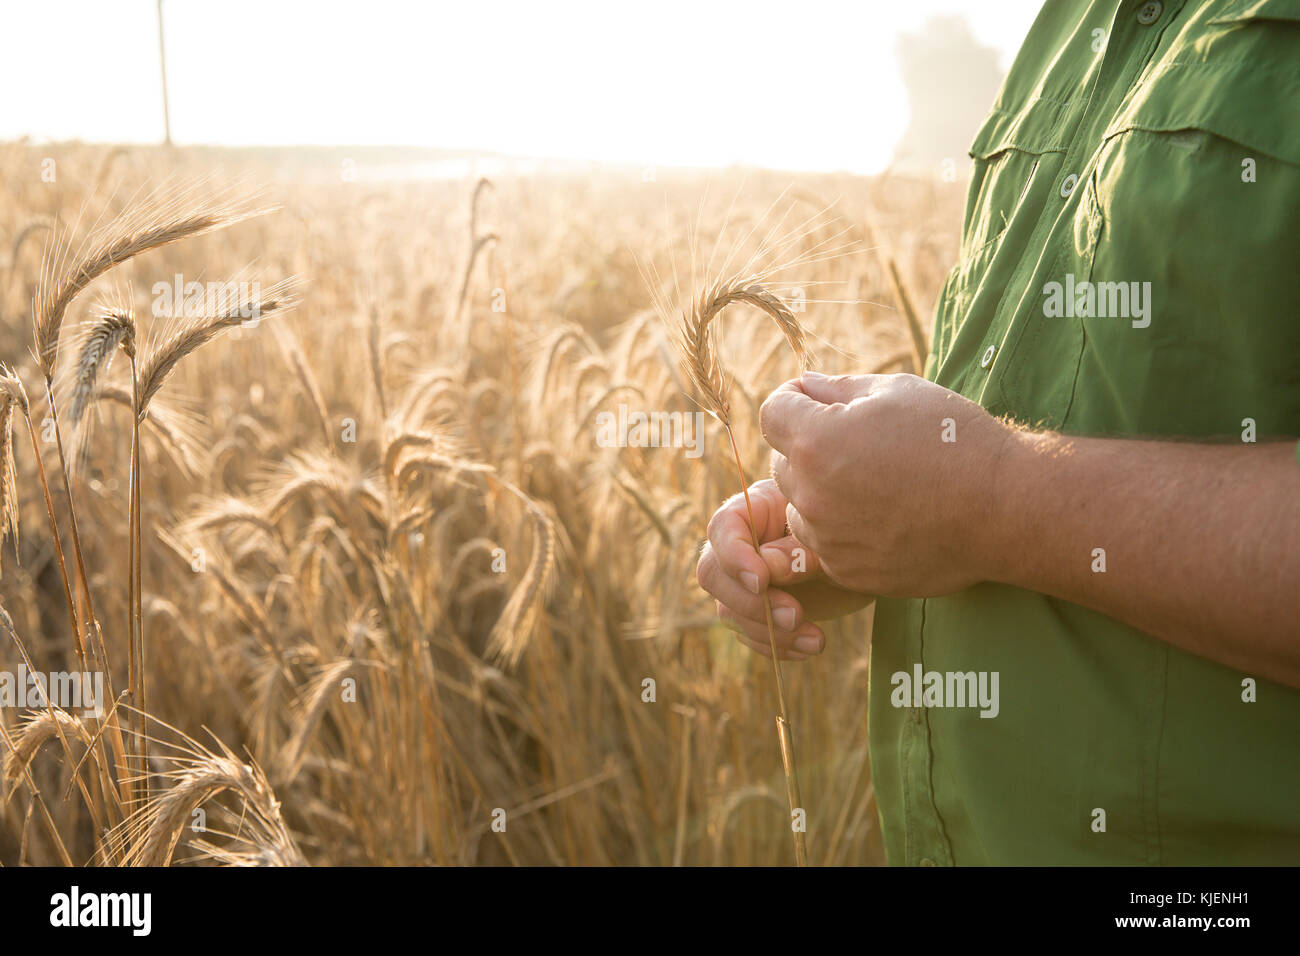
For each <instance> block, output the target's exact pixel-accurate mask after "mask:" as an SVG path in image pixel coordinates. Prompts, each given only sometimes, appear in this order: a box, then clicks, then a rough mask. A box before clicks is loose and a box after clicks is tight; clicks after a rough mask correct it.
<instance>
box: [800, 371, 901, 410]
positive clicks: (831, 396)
mask: <svg viewBox="0 0 1300 956" xmlns="http://www.w3.org/2000/svg"><path fill="white" fill-rule="evenodd" d="M882 377H883V376H880V375H823V374H821V372H804V373H803V378H801V379H800V380H799V384H800V386H801V387H802V388H803V391H804V394H805V395H807V396H808V397H809V398H811V399H812V400H813V401H815V402H821V403H822V404H823V405H835V404H837V403H841V404H844V405H847V404H848V403H849V402H851V401H853V400H854V399H855V398H862V397H863V396H864V395H870V394H871V393H872V391H873V390H874V389H875V388H876V385H877V384H878V380H879V379H880V378H882Z"/></svg>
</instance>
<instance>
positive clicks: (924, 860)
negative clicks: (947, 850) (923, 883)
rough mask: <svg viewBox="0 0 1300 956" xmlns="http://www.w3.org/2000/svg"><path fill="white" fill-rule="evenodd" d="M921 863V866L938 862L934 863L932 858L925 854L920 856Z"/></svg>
mask: <svg viewBox="0 0 1300 956" xmlns="http://www.w3.org/2000/svg"><path fill="white" fill-rule="evenodd" d="M921 865H922V866H938V865H939V864H938V863H935V862H934V860H932V859H930V858H929V857H928V856H926V857H922V858H921Z"/></svg>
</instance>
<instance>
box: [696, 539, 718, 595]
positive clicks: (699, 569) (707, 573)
mask: <svg viewBox="0 0 1300 956" xmlns="http://www.w3.org/2000/svg"><path fill="white" fill-rule="evenodd" d="M717 567H718V561H717V559H716V558H715V557H714V556H713V549H712V548H706V549H705V550H704V553H703V554H701V555H700V561H699V563H698V564H697V565H695V580H696V581H697V582H698V583H699V585H700V587H702V588H703V589H704V590H706V591H708V592H709V593H710V594H711V593H713V591H712V588H711V587H710V585H711V584H712V582H713V581H714V579H715V576H716V575H717Z"/></svg>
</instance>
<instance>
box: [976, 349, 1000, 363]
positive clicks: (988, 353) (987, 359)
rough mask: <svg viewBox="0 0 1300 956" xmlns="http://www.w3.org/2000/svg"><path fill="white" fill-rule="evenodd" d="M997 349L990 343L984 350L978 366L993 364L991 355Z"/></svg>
mask: <svg viewBox="0 0 1300 956" xmlns="http://www.w3.org/2000/svg"><path fill="white" fill-rule="evenodd" d="M997 350H998V348H997V346H996V345H990V346H989V347H988V348H987V349H985V350H984V355H983V357H981V358H980V368H988V367H989V366H990V365H992V364H993V356H994V355H995V354H996V353H997Z"/></svg>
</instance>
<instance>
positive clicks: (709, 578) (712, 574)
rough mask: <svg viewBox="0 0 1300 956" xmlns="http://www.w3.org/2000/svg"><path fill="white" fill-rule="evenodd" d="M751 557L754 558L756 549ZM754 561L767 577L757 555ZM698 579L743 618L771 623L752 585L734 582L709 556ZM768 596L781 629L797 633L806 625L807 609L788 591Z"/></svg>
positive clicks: (701, 565)
mask: <svg viewBox="0 0 1300 956" xmlns="http://www.w3.org/2000/svg"><path fill="white" fill-rule="evenodd" d="M749 553H750V554H751V555H754V549H753V546H752V545H751V546H750V550H749ZM754 558H755V560H756V561H758V563H759V564H762V565H763V575H764V577H766V576H767V565H766V564H765V563H764V562H763V560H762V559H761V558H759V557H758V556H757V555H754ZM696 576H697V577H698V578H699V582H700V587H702V588H704V590H705V591H707V592H709V593H710V594H712V595H713V596H714V598H716V599H717V600H718V601H719V602H720V603H722V604H724V605H726V606H727V607H729V608H731V609H732V610H734V611H735V612H737V613H738V614H740V615H741V616H742V617H747V618H750V619H751V620H755V621H765V620H767V612H766V611H765V610H764V609H763V598H762V596H761V595H760V594H755V593H754V592H753V591H751V590H750V589H749V587H748V585H747V584H745V583H744V582H742V581H741V580H740V579H739V578H733V577H731V576H730V575H729V574H727V573H726V572H725V571H724V570H723V568H722V566H721V565H720V564H719V563H718V562H717V561H716V560H712V559H710V558H709V555H708V554H707V553H706V554H705V555H704V556H703V557H701V558H700V565H699V568H698V569H697V571H696ZM767 595H768V600H770V601H771V602H772V620H773V621H775V622H776V624H777V626H779V627H781V628H783V629H784V630H787V631H793V630H794V629H795V628H797V627H798V626H799V625H800V624H801V623H803V619H804V614H803V608H802V607H801V606H800V604H799V602H798V601H797V600H795V598H794V597H792V596H791V595H789V594H786V593H785V592H784V591H778V590H774V589H768V591H767Z"/></svg>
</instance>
